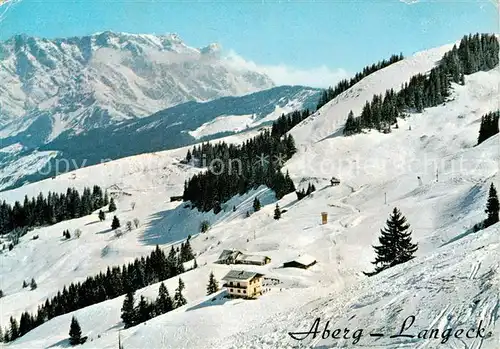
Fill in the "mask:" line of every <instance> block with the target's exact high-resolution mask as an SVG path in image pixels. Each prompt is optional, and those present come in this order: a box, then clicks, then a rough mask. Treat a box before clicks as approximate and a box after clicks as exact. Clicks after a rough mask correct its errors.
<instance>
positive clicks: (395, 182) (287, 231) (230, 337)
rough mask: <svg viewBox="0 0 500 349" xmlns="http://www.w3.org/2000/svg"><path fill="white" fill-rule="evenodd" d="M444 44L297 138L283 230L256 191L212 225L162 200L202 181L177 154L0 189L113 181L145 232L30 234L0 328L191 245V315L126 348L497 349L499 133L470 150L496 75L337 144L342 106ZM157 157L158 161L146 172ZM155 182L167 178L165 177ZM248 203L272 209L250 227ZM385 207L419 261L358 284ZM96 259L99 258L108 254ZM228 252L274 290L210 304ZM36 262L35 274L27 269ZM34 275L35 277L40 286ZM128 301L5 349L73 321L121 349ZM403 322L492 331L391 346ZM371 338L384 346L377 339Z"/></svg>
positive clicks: (151, 292)
mask: <svg viewBox="0 0 500 349" xmlns="http://www.w3.org/2000/svg"><path fill="white" fill-rule="evenodd" d="M447 48H449V46H447V47H445V48H441V49H435V50H430V51H428V52H423V53H420V54H418V55H416V56H415V57H410V58H408V59H406V60H404V61H402V62H400V63H397V64H396V65H399V70H394V67H393V66H390V67H388V68H385V69H382V70H381V71H379V72H377V73H375V74H376V76H377V80H368V81H372V83H371V84H369V83H368V82H367V81H366V80H367V79H374V78H373V77H371V76H369V77H368V78H366V79H364V80H362V81H361V82H360V83H359V84H357V85H355V86H354V87H353V88H352V89H350V90H348V91H346V92H345V93H344V94H343V95H340V96H339V97H338V98H337V99H335V100H333V101H331V102H330V103H329V104H327V105H326V106H325V107H324V108H322V109H321V110H320V111H319V112H318V113H316V115H315V117H314V118H312V119H310V120H309V119H306V120H305V121H304V122H303V124H302V125H299V126H298V127H296V128H294V129H293V130H292V131H291V133H292V134H293V135H294V137H295V138H296V139H297V140H298V141H297V144H298V148H299V149H298V153H297V154H296V155H294V157H293V158H292V159H291V160H290V161H289V162H288V163H287V165H286V168H285V170H288V171H289V172H290V175H291V176H292V179H293V180H294V182H295V184H296V186H299V187H300V186H307V184H308V183H314V184H315V186H316V188H317V191H315V192H314V193H313V194H312V195H311V196H310V197H307V198H304V199H303V200H301V201H297V200H296V196H295V194H290V195H287V196H285V197H284V198H283V199H282V200H280V201H279V205H280V207H281V208H282V209H286V210H287V212H286V213H284V214H283V216H282V218H281V219H280V220H278V221H276V220H274V219H273V210H274V197H273V195H272V193H271V192H270V191H269V190H267V189H265V188H262V187H261V188H258V189H256V190H254V191H253V192H250V193H248V194H246V195H243V196H237V197H234V198H233V199H232V200H230V201H229V202H228V203H227V205H225V207H223V211H222V212H221V213H219V214H218V215H217V216H215V215H214V214H213V213H207V214H201V213H198V212H196V211H194V210H193V211H191V210H188V209H185V208H184V207H183V206H182V204H181V205H178V204H177V203H169V202H168V196H169V195H179V194H180V191H181V190H182V185H183V181H184V179H185V178H186V177H187V176H189V175H191V174H192V173H193V172H194V171H195V170H194V169H187V168H179V167H178V166H180V165H176V160H175V159H176V158H179V157H182V156H183V155H184V152H185V149H180V150H172V151H167V152H163V153H158V154H156V155H154V154H149V155H141V156H135V157H131V158H128V159H121V160H117V161H113V162H109V163H106V164H105V165H104V164H102V165H98V166H95V167H89V168H86V169H82V170H78V171H76V172H75V175H76V177H75V178H74V179H72V178H73V176H72V174H71V173H69V174H65V175H62V176H61V178H56V179H54V180H46V181H42V182H38V183H33V184H30V185H28V186H25V187H21V188H18V189H16V190H13V191H8V192H2V193H0V197H1V198H4V197H5V198H7V199H8V200H9V201H11V200H13V199H16V198H17V199H20V198H22V197H23V196H24V194H29V195H33V194H36V193H37V192H38V191H39V190H54V189H55V187H56V186H58V187H60V188H65V187H66V186H67V185H68V183H72V181H75V182H76V181H78V182H77V183H78V185H79V186H83V185H84V184H86V185H91V184H101V185H104V186H107V185H111V184H114V183H116V184H118V185H119V186H120V187H122V188H124V190H125V191H127V192H130V193H132V194H133V195H132V196H131V197H128V196H124V197H123V199H120V200H119V202H118V207H119V211H118V212H117V214H118V215H119V216H120V218H121V217H124V219H130V218H132V217H134V216H136V215H137V216H139V218H140V219H141V221H143V222H144V224H143V225H142V226H141V228H140V230H139V231H136V232H132V233H129V234H128V235H126V236H124V237H123V238H121V239H117V240H115V239H113V238H112V237H110V236H108V235H106V234H109V233H104V234H98V233H99V232H101V231H105V229H107V224H108V223H109V222H106V224H105V223H95V224H88V223H92V222H93V221H96V218H95V217H93V216H92V217H83V218H80V219H78V220H73V221H68V222H62V223H59V224H57V225H55V226H52V227H47V228H42V229H39V230H36V231H34V232H32V233H30V234H40V239H39V240H35V241H32V240H30V237H31V235H27V236H26V238H25V240H24V241H23V242H22V243H21V245H19V246H17V247H16V248H15V249H14V250H13V251H11V252H7V253H4V254H3V255H2V256H1V258H2V263H0V276H1V278H2V279H0V280H1V282H2V287H4V288H5V289H6V290H7V292H6V296H5V297H4V298H2V299H0V307H1V308H2V314H1V315H2V316H1V321H2V324H3V325H4V327H5V324H6V321H7V319H8V317H9V316H10V315H13V314H17V315H19V312H20V311H22V310H23V309H33V308H35V307H36V306H37V304H38V303H39V302H41V301H43V300H44V299H45V297H46V296H47V295H49V294H51V293H53V292H55V291H56V289H57V288H58V287H60V286H59V285H57V283H59V282H62V283H64V282H66V281H64V282H63V281H59V280H73V279H78V278H81V277H83V274H85V272H90V271H95V270H101V269H103V268H105V267H106V266H107V265H108V264H113V263H121V262H122V261H126V260H129V259H131V258H133V257H134V256H138V255H140V254H144V253H146V252H147V251H149V250H150V249H151V248H152V247H153V246H154V245H155V244H156V243H158V244H160V245H162V246H164V247H167V248H168V246H169V245H170V244H171V243H175V242H177V241H179V240H180V239H182V238H185V237H186V236H187V234H192V235H193V236H194V238H193V240H192V246H193V249H194V251H196V252H197V253H199V255H198V256H197V261H198V264H199V268H197V269H195V270H193V271H189V272H187V273H185V274H182V275H181V277H182V279H183V280H184V281H185V284H186V298H187V300H188V304H187V305H186V306H184V307H182V308H179V309H177V310H175V311H173V312H170V313H167V314H165V315H162V316H159V317H157V318H155V319H152V320H150V321H147V322H146V323H145V324H141V325H138V326H135V327H132V328H129V329H127V330H122V331H121V336H122V342H123V345H124V348H143V347H147V348H172V349H179V348H195V349H198V348H200V349H201V348H204V349H205V348H210V349H212V348H214V349H215V348H231V349H236V348H254V349H257V348H259V349H260V348H292V347H293V348H317V349H319V348H322V349H326V348H335V347H338V348H357V347H364V348H384V349H394V348H450V349H451V348H453V349H456V348H470V349H479V348H481V349H498V348H499V347H500V336H499V333H500V322H499V321H498V319H499V318H500V299H499V297H500V296H499V295H500V277H499V275H500V274H499V272H500V271H499V267H500V254H499V253H498V250H499V248H500V225H499V224H496V225H494V226H491V227H490V228H488V229H486V230H483V231H479V232H477V233H471V232H470V230H469V229H470V228H471V227H472V225H473V224H475V223H477V222H479V221H481V220H482V219H484V218H485V214H484V206H485V203H486V198H487V194H488V188H489V185H490V184H491V183H495V184H496V186H497V187H499V185H498V184H499V176H498V163H499V161H500V149H499V142H500V137H499V136H500V135H498V134H497V135H496V136H494V137H491V138H490V139H488V140H487V141H485V142H483V143H482V144H481V145H479V146H477V147H475V146H474V145H475V144H476V140H477V135H478V130H479V121H480V118H481V115H483V114H485V113H486V112H489V111H493V110H496V109H497V108H498V99H497V98H498V94H499V91H498V87H499V86H500V72H499V71H498V70H492V71H489V72H480V73H476V74H473V75H470V76H466V79H465V80H466V81H465V86H458V85H453V93H452V98H451V100H450V101H449V102H447V103H446V104H445V105H441V106H438V107H435V108H429V109H427V110H426V111H425V112H423V113H421V114H412V115H411V116H410V117H409V118H407V119H406V120H400V121H399V129H393V130H392V133H390V134H382V133H378V132H369V133H367V134H361V135H356V136H352V137H339V136H337V135H338V132H339V131H340V130H341V124H343V120H344V119H345V118H346V117H347V112H348V110H347V109H353V111H354V112H358V111H359V110H360V109H361V107H362V105H363V104H364V102H365V101H366V100H368V99H371V95H373V94H375V93H381V92H383V90H384V89H385V88H391V87H392V88H395V89H396V88H398V87H399V85H400V83H401V81H400V80H399V79H400V78H397V79H396V78H395V74H396V73H397V74H396V75H397V76H407V77H408V78H409V76H410V75H411V74H413V72H421V73H423V72H425V71H427V70H428V69H430V68H431V67H432V66H433V64H434V63H435V62H436V60H438V59H439V57H438V56H439V54H438V53H437V52H442V53H444V51H446V50H447ZM416 60H418V62H420V63H418V66H417V63H416ZM401 79H402V78H401ZM396 80H397V81H396ZM375 81H380V83H381V84H382V85H383V86H384V88H383V89H381V88H380V86H379V85H378V84H376V83H375ZM370 86H371V87H370ZM361 89H363V91H364V92H363V95H364V96H366V97H363V98H361V97H359V96H358V97H356V94H357V93H356V92H353V91H358V90H361ZM345 110H347V112H345ZM410 125H411V130H410V129H409V126H410ZM255 132H257V131H255ZM247 136H249V134H247ZM238 137H240V138H239V139H238V140H241V139H242V138H243V135H238V136H233V138H232V139H233V141H234V140H235V139H237V138H238ZM155 156H161V157H162V158H163V159H164V160H165V162H166V163H164V164H162V165H160V166H153V165H151V166H149V167H147V168H146V169H145V170H141V169H142V168H144V165H143V164H144V163H148V162H147V161H151V160H148V159H153V158H154V157H155ZM120 163H124V164H125V163H129V164H130V165H129V166H131V167H132V169H129V170H127V172H126V173H123V172H119V171H118V172H115V169H117V168H120V166H121V165H119V164H120ZM153 163H154V162H153ZM132 164H135V165H138V167H139V168H136V167H134V166H132ZM186 170H189V171H191V172H186ZM118 173H120V174H118ZM163 174H166V177H164V178H162V177H161V175H163ZM436 174H437V175H438V177H437V178H436ZM332 176H336V177H338V178H340V180H341V183H340V185H339V186H337V187H330V186H329V185H328V184H329V179H330V178H331V177H332ZM417 176H419V177H420V178H421V179H422V183H419V181H418V179H417ZM120 178H123V179H122V180H121V179H120ZM436 179H437V180H436ZM51 183H54V184H51ZM56 183H58V184H56ZM170 185H172V186H170ZM255 196H258V197H259V198H261V201H262V202H263V204H264V205H265V206H264V207H263V208H262V209H261V210H260V211H259V212H257V213H254V214H252V215H251V216H250V217H249V218H245V213H246V211H248V210H251V205H252V201H253V198H254V197H255ZM131 200H134V201H137V206H136V209H135V210H134V211H136V212H134V211H131V210H130V208H129V207H130V206H129V205H128V204H129V201H131ZM386 202H387V203H386ZM233 206H235V207H236V211H235V212H233V210H232V207H233ZM393 207H398V208H400V210H401V211H402V213H403V214H404V215H405V216H406V217H407V219H408V222H409V223H410V224H411V227H412V230H413V238H414V240H415V241H416V242H418V244H419V250H418V252H417V257H416V258H415V259H414V260H412V261H411V262H408V263H405V264H403V265H399V266H397V267H394V268H392V269H390V270H387V271H385V272H383V273H381V274H379V275H377V276H375V277H372V278H367V277H365V276H364V275H363V274H362V271H369V270H371V269H372V265H371V263H370V262H371V261H372V260H373V258H374V254H373V249H372V247H371V246H372V244H376V243H377V238H378V235H379V230H380V229H381V228H382V227H383V226H384V224H385V221H386V219H387V217H388V214H389V213H390V211H391V210H392V208H393ZM321 212H327V213H328V223H327V224H324V225H321V224H320V223H321ZM204 219H208V220H210V222H211V223H212V228H211V229H210V230H209V231H208V233H206V234H200V235H195V234H196V228H197V226H198V223H199V222H200V221H201V220H204ZM87 224H88V225H87ZM64 228H71V229H76V228H80V229H81V230H82V231H83V234H82V238H81V239H82V240H81V241H68V242H67V243H61V242H60V241H59V240H58V239H59V235H60V234H61V232H62V230H63V229H64ZM69 244H73V245H69ZM108 245H109V247H107V246H108ZM106 247H107V248H106ZM105 248H106V251H108V252H107V253H104V255H101V254H100V251H102V250H103V249H105ZM229 248H235V249H240V250H245V251H248V252H249V253H252V254H260V255H266V256H269V257H270V258H271V263H270V264H268V265H265V266H254V267H245V269H248V270H255V271H259V272H262V273H264V274H265V275H266V277H271V278H274V279H279V280H280V282H281V283H280V284H277V285H266V286H265V288H266V289H267V290H268V291H267V292H266V293H264V295H263V296H262V297H260V298H259V299H258V300H255V301H243V300H227V299H224V298H222V297H221V296H219V295H216V296H213V298H215V301H211V299H212V297H206V296H205V286H206V283H207V281H208V275H209V273H210V271H213V272H214V274H215V275H216V277H218V278H220V277H222V276H223V275H224V274H225V272H227V271H228V270H230V269H231V266H227V265H217V264H214V262H215V260H216V259H217V257H218V255H219V254H220V253H221V252H222V251H223V250H224V249H229ZM47 251H54V252H53V254H51V253H47ZM77 251H80V253H77ZM303 254H309V255H311V256H313V257H314V258H316V259H317V261H318V263H317V264H316V265H314V266H313V267H311V268H310V269H308V270H301V269H292V268H281V266H282V264H283V263H284V262H287V261H289V260H291V259H293V258H296V257H297V256H298V255H303ZM38 264H39V265H40V267H39V268H40V269H39V270H36V269H35V268H36V267H37V265H38ZM43 265H46V267H43ZM45 270H47V271H48V272H47V273H44V272H43V271H45ZM34 271H36V273H35V274H38V275H33V273H34ZM52 275H57V279H56V280H55V279H54V278H52V277H50V276H52ZM32 276H35V277H36V278H37V279H40V282H39V283H38V288H39V289H40V290H38V289H37V290H36V291H32V292H33V293H30V291H23V290H22V288H21V280H22V279H23V278H25V279H27V278H30V277H32ZM9 279H12V282H11V281H8V280H9ZM176 283H177V278H172V279H170V280H167V282H166V285H167V287H168V289H169V290H170V291H171V292H172V291H173V289H174V288H175V285H176ZM4 285H5V286H4ZM157 291H158V284H156V285H152V286H149V287H147V288H145V289H142V290H140V291H139V292H137V295H140V294H144V295H146V296H148V297H151V298H154V297H156V295H157ZM122 302H123V298H122V297H118V298H117V299H113V300H109V301H106V302H103V303H101V304H97V305H93V306H91V307H87V308H84V309H80V310H78V311H75V312H74V313H71V314H66V315H63V316H60V317H57V318H54V319H52V320H50V321H48V322H46V323H44V324H43V325H41V326H40V327H38V328H36V329H35V330H33V331H31V332H29V333H28V334H26V335H25V336H24V337H22V338H20V339H18V340H17V341H15V342H14V343H11V344H9V345H7V346H6V347H7V348H9V349H10V348H15V349H21V348H27V347H29V348H48V347H51V348H64V347H67V346H68V340H67V338H68V330H69V323H70V319H71V316H73V315H75V316H76V317H77V318H78V320H79V322H80V325H81V327H82V331H83V335H88V336H89V341H88V342H87V343H86V344H84V345H82V346H81V348H82V349H83V348H116V347H117V337H118V331H119V330H121V329H122V328H123V324H122V323H121V319H120V308H121V305H122ZM410 315H414V316H415V323H414V324H413V326H412V329H411V330H410V331H408V332H409V334H418V332H420V331H422V330H425V329H433V328H437V329H438V330H439V331H440V332H439V333H440V334H441V333H442V332H443V330H444V329H446V328H448V327H451V328H454V329H458V328H460V329H464V330H465V331H464V333H465V332H467V330H469V329H474V328H477V326H478V325H481V326H482V327H484V328H485V331H484V335H486V334H487V333H489V332H491V333H492V335H491V336H489V337H488V338H465V337H464V336H462V337H463V338H460V339H457V338H450V339H449V340H448V341H446V342H445V343H441V340H438V339H419V338H389V336H390V335H393V334H396V333H395V332H398V331H399V330H400V328H401V326H402V324H403V322H404V320H405V319H406V318H408V316H410ZM316 318H320V319H321V323H320V325H319V328H318V329H319V331H320V333H319V334H318V336H316V338H314V339H313V338H312V335H310V336H309V337H308V338H306V339H305V340H303V341H300V342H299V341H296V340H294V339H292V338H291V337H290V336H289V334H288V333H289V332H307V331H309V330H310V329H311V326H312V325H313V323H314V320H315V319H316ZM327 321H330V322H329V325H328V329H329V330H331V331H332V332H331V333H333V331H334V330H335V329H337V328H340V329H341V333H342V335H343V334H344V328H345V327H347V328H348V329H350V332H349V336H348V339H343V340H338V339H333V338H332V337H330V338H327V339H322V338H321V334H322V332H323V329H324V328H325V324H326V322H327ZM481 321H482V322H481ZM357 329H363V332H362V337H361V338H360V339H359V342H357V343H355V344H353V342H354V340H355V339H353V337H352V336H353V335H354V333H355V332H354V331H356V330H357ZM372 332H379V333H383V334H385V335H384V337H382V338H376V337H370V336H369V333H372ZM357 333H358V334H359V332H357ZM474 334H475V332H474Z"/></svg>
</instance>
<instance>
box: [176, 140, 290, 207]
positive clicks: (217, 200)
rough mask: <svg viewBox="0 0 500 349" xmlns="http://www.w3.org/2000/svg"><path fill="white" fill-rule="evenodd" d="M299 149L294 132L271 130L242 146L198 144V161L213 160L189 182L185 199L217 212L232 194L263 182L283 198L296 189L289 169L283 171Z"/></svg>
mask: <svg viewBox="0 0 500 349" xmlns="http://www.w3.org/2000/svg"><path fill="white" fill-rule="evenodd" d="M295 152H296V148H295V143H294V141H293V138H292V136H290V135H279V134H277V135H276V136H273V135H272V134H271V133H270V132H269V131H264V132H262V133H261V134H259V135H258V136H256V137H254V138H252V139H249V140H247V141H246V142H245V143H244V144H242V145H239V146H238V145H233V144H230V145H228V144H226V143H224V142H221V143H218V144H215V145H212V144H210V143H204V144H203V145H201V146H199V147H194V148H193V151H192V152H191V153H190V156H192V158H194V159H196V160H197V161H196V162H198V163H200V162H203V163H205V164H210V169H209V170H207V171H206V172H204V173H200V174H197V175H194V176H193V177H192V178H191V179H189V180H188V181H187V182H186V183H185V186H184V193H183V200H184V201H191V203H192V204H193V206H194V207H196V208H198V209H199V210H200V211H202V212H208V211H210V210H212V209H213V210H214V213H215V214H217V213H219V212H220V211H221V210H222V207H221V205H222V204H223V203H224V202H226V201H227V200H229V199H230V198H231V197H233V196H234V195H237V194H240V195H241V194H244V193H246V192H247V191H249V190H251V189H253V188H256V187H258V186H259V185H266V186H267V187H269V188H270V189H273V190H274V191H275V193H276V196H277V198H278V199H280V198H282V197H283V196H284V195H286V194H288V193H291V192H293V191H295V186H294V184H293V181H292V180H291V179H290V176H289V175H288V173H287V174H286V175H284V174H283V173H282V172H281V171H280V169H281V167H282V165H283V164H284V162H285V161H287V160H288V159H290V157H291V156H292V155H293V154H294V153H295Z"/></svg>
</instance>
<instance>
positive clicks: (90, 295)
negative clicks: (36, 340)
mask: <svg viewBox="0 0 500 349" xmlns="http://www.w3.org/2000/svg"><path fill="white" fill-rule="evenodd" d="M193 259H194V253H193V251H192V248H191V244H190V238H188V239H187V240H186V242H185V243H182V244H181V247H180V248H177V249H174V247H173V246H172V248H171V249H170V252H169V254H168V256H167V255H165V253H164V252H163V251H162V250H161V249H160V248H159V247H158V246H156V249H155V250H153V252H151V254H150V255H149V256H147V257H146V258H144V257H141V258H136V259H135V260H134V262H131V263H129V264H128V265H126V264H124V265H123V266H122V268H120V267H119V266H116V267H112V268H110V267H108V268H107V271H106V273H103V272H101V273H99V274H98V275H95V276H91V277H88V278H87V279H86V280H85V281H84V282H81V283H80V282H77V283H71V284H70V285H69V287H66V286H64V288H63V290H62V291H58V292H57V295H55V296H54V297H52V299H47V300H46V301H45V303H44V304H43V305H39V306H38V310H37V312H36V314H34V315H33V314H30V313H28V312H24V313H23V314H22V315H21V318H20V320H19V322H18V321H17V320H16V319H14V318H13V317H11V318H10V330H8V329H7V330H6V331H5V332H4V338H3V339H4V341H5V342H8V341H11V340H15V339H16V338H18V337H21V336H23V335H24V334H26V333H27V332H28V331H31V330H32V329H34V328H35V327H37V326H40V325H41V324H43V323H44V322H46V321H48V320H50V319H52V318H54V317H56V316H59V315H63V314H67V313H69V312H72V311H75V310H78V309H81V308H84V307H87V306H89V305H93V304H97V303H100V302H103V301H105V300H108V299H113V298H116V297H118V296H120V295H122V294H126V293H129V292H133V291H135V290H138V289H141V288H143V287H146V286H149V285H152V284H154V283H157V282H160V281H162V280H166V279H169V278H171V277H174V276H176V275H179V274H181V273H184V271H185V270H184V266H183V263H185V262H188V261H190V260H193ZM195 262H196V260H195ZM195 267H196V264H195Z"/></svg>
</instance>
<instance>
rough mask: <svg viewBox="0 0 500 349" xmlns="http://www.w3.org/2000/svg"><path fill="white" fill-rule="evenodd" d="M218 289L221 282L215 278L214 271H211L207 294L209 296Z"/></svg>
mask: <svg viewBox="0 0 500 349" xmlns="http://www.w3.org/2000/svg"><path fill="white" fill-rule="evenodd" d="M217 291H219V283H218V282H217V280H216V279H215V276H214V273H213V272H210V276H209V278H208V285H207V296H209V295H211V294H212V293H215V292H217Z"/></svg>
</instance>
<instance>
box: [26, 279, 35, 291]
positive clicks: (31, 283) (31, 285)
mask: <svg viewBox="0 0 500 349" xmlns="http://www.w3.org/2000/svg"><path fill="white" fill-rule="evenodd" d="M26 287H28V283H27V282H26V280H23V288H26ZM29 287H30V289H31V290H32V291H33V290H36V288H37V287H38V285H37V284H36V281H35V279H34V278H31V281H30V283H29Z"/></svg>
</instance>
